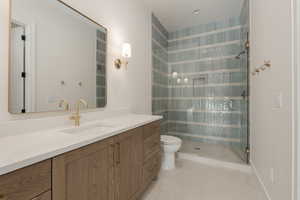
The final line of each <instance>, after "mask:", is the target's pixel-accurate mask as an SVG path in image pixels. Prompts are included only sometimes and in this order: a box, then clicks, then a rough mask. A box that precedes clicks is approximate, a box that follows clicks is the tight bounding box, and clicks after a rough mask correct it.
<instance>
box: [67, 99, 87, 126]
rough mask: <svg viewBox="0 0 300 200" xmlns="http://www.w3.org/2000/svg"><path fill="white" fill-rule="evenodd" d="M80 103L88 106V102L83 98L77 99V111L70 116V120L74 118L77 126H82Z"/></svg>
mask: <svg viewBox="0 0 300 200" xmlns="http://www.w3.org/2000/svg"><path fill="white" fill-rule="evenodd" d="M80 105H84V106H85V107H86V108H87V107H88V103H87V102H86V101H85V100H83V99H79V100H78V101H77V103H76V104H75V108H76V112H75V113H73V114H72V116H71V117H70V120H74V121H75V126H80V118H81V116H80Z"/></svg>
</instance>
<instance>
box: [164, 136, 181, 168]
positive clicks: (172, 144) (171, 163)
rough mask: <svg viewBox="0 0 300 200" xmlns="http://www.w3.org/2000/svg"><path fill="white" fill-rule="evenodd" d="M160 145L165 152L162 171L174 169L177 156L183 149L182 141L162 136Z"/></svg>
mask: <svg viewBox="0 0 300 200" xmlns="http://www.w3.org/2000/svg"><path fill="white" fill-rule="evenodd" d="M160 143H161V148H162V150H163V157H162V169H164V170H171V169H174V168H175V154H176V152H177V151H178V150H179V149H180V147H181V143H182V141H181V139H180V138H177V137H174V136H169V135H162V136H160Z"/></svg>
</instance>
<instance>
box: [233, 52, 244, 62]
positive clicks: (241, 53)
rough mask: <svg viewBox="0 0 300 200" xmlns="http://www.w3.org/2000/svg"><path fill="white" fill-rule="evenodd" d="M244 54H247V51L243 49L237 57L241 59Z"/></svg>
mask: <svg viewBox="0 0 300 200" xmlns="http://www.w3.org/2000/svg"><path fill="white" fill-rule="evenodd" d="M243 54H246V51H242V52H240V53H239V55H237V56H236V57H235V59H238V60H239V59H241V55H243Z"/></svg>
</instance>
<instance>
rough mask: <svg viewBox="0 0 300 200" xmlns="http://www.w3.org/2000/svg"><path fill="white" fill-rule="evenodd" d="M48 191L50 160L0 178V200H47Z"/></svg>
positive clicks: (49, 189)
mask: <svg viewBox="0 0 300 200" xmlns="http://www.w3.org/2000/svg"><path fill="white" fill-rule="evenodd" d="M50 191H51V160H47V161H43V162H40V163H37V164H34V165H32V166H29V167H25V168H23V169H19V170H16V171H14V172H11V173H9V174H5V175H2V176H0V200H40V199H41V200H48V199H49V198H47V197H45V198H44V197H42V196H44V193H46V192H50ZM50 194H51V192H50ZM39 197H41V198H39ZM50 199H51V195H50Z"/></svg>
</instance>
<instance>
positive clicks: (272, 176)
mask: <svg viewBox="0 0 300 200" xmlns="http://www.w3.org/2000/svg"><path fill="white" fill-rule="evenodd" d="M270 181H271V183H272V184H274V182H275V174H274V168H271V169H270Z"/></svg>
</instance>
